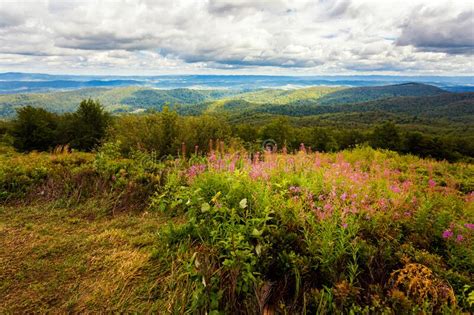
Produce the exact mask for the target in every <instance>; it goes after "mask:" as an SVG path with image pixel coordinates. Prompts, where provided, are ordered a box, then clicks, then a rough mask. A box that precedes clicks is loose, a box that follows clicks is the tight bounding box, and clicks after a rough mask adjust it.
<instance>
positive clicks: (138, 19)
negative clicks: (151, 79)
mask: <svg viewBox="0 0 474 315" xmlns="http://www.w3.org/2000/svg"><path fill="white" fill-rule="evenodd" d="M7 71H19V72H41V73H52V74H108V75H113V74H116V75H127V74H129V75H160V74H284V75H341V74H394V75H397V74H398V75H474V1H472V0H447V1H445V0H439V1H437V0H409V1H401V0H400V1H394V0H363V1H362V0H360V1H357V0H312V1H311V0H261V1H258V0H103V1H99V0H96V1H93V0H90V1H88V0H62V1H59V0H50V1H47V0H36V1H21V0H14V1H13V0H0V72H7Z"/></svg>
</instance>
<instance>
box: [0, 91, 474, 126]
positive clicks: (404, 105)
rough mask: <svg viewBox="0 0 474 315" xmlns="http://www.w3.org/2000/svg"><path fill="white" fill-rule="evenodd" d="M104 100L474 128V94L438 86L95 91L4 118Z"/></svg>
mask: <svg viewBox="0 0 474 315" xmlns="http://www.w3.org/2000/svg"><path fill="white" fill-rule="evenodd" d="M87 98H92V99H96V100H99V101H100V102H101V104H102V105H103V106H104V107H105V109H106V110H107V111H109V112H112V113H138V112H141V111H145V110H148V109H152V110H157V111H161V110H162V108H163V106H165V105H167V104H168V105H171V106H172V107H174V108H175V109H176V110H177V111H178V112H179V113H180V114H183V115H199V114H202V113H219V114H222V113H225V114H226V115H229V116H231V117H244V116H248V115H256V114H259V115H260V116H261V115H266V116H267V117H268V116H269V115H270V116H272V115H287V116H312V115H322V114H339V113H369V112H370V113H374V112H377V113H379V114H378V115H383V114H380V113H391V114H396V115H402V116H405V117H408V116H420V117H430V118H433V119H434V118H436V119H438V118H441V119H448V120H455V121H459V122H463V123H471V122H473V120H474V119H473V117H474V114H473V110H474V93H450V92H447V91H445V90H442V89H440V88H437V87H435V86H431V85H426V84H420V83H406V84H397V85H387V86H373V87H359V88H345V87H325V86H318V87H307V88H300V89H257V90H251V91H248V90H232V89H212V90H205V89H204V90H198V89H184V88H180V89H169V90H162V89H152V88H143V87H120V88H89V89H80V90H74V91H66V92H50V93H41V94H33V93H30V94H7V95H0V118H1V117H4V118H11V117H14V115H15V113H16V109H18V108H21V107H24V106H28V105H30V106H33V107H41V108H44V109H46V110H48V111H51V112H55V113H64V112H72V111H75V110H76V108H77V106H78V105H79V103H80V102H81V101H82V100H83V99H87Z"/></svg>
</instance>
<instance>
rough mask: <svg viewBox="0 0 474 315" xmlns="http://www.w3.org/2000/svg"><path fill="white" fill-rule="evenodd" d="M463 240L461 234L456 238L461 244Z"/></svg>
mask: <svg viewBox="0 0 474 315" xmlns="http://www.w3.org/2000/svg"><path fill="white" fill-rule="evenodd" d="M463 239H464V237H463V236H462V235H461V234H458V236H457V237H456V242H458V243H460V242H462V240H463Z"/></svg>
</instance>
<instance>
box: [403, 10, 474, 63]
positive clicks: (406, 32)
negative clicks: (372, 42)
mask: <svg viewBox="0 0 474 315" xmlns="http://www.w3.org/2000/svg"><path fill="white" fill-rule="evenodd" d="M397 44H398V45H401V46H403V45H412V46H414V47H416V48H418V49H419V50H423V51H434V52H445V53H448V54H474V9H473V7H471V8H470V9H468V10H467V11H464V12H460V13H458V14H456V15H455V16H450V15H449V9H448V10H446V9H444V10H443V9H438V10H432V9H426V8H421V9H420V10H417V12H415V13H414V14H412V15H411V16H410V18H408V19H407V21H406V23H405V24H404V25H403V31H402V34H401V36H400V37H399V38H398V40H397Z"/></svg>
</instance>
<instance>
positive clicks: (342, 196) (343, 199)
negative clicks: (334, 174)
mask: <svg viewBox="0 0 474 315" xmlns="http://www.w3.org/2000/svg"><path fill="white" fill-rule="evenodd" d="M346 199H347V194H346V193H343V194H342V195H341V200H342V201H345V200H346Z"/></svg>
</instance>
